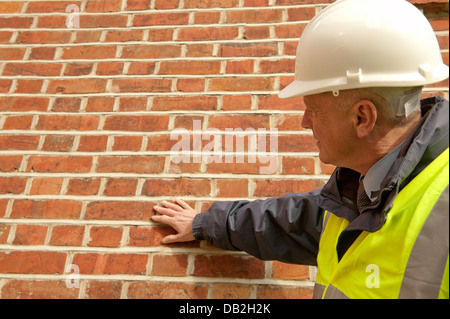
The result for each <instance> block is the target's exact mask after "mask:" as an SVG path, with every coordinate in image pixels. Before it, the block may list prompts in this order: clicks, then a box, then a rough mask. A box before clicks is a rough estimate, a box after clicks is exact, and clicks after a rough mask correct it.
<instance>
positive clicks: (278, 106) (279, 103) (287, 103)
mask: <svg viewBox="0 0 450 319" xmlns="http://www.w3.org/2000/svg"><path fill="white" fill-rule="evenodd" d="M258 109H260V110H296V111H298V110H304V109H305V104H304V103H303V98H292V99H280V98H279V97H278V96H276V95H263V96H260V97H259V101H258Z"/></svg>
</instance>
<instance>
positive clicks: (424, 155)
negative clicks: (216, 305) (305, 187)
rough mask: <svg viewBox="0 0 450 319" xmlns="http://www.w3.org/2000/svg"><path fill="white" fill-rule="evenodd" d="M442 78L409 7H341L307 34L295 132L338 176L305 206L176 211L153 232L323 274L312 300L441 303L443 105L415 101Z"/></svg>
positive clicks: (274, 202) (434, 51)
mask: <svg viewBox="0 0 450 319" xmlns="http://www.w3.org/2000/svg"><path fill="white" fill-rule="evenodd" d="M447 77H448V67H447V66H446V65H444V64H443V62H442V58H441V55H440V50H439V46H438V44H437V40H436V38H435V36H434V32H433V30H432V28H431V27H430V25H429V23H428V21H427V20H426V18H425V17H424V16H423V15H422V14H421V13H420V11H418V10H417V9H416V8H415V7H414V6H413V5H411V4H409V3H408V2H406V1H404V0H340V1H337V2H335V3H333V4H332V5H330V6H328V7H327V8H326V9H324V10H323V11H322V12H321V13H320V14H318V15H317V16H316V17H315V18H314V19H313V20H312V21H311V22H310V24H309V25H308V27H307V28H306V29H305V31H304V33H303V35H302V38H301V39H300V43H299V46H298V50H297V57H296V75H295V80H294V82H293V83H291V84H290V85H289V86H288V87H286V88H285V89H284V90H283V91H282V92H281V93H280V97H282V98H289V97H296V96H304V102H305V105H306V110H305V113H304V117H303V122H302V126H303V127H305V128H309V129H311V130H312V132H313V136H314V138H315V140H316V143H317V146H318V149H319V157H320V159H321V161H322V162H324V163H330V164H334V165H336V166H337V168H336V170H335V171H334V173H333V174H332V176H331V178H330V180H329V181H328V183H327V184H326V185H325V186H324V187H323V188H322V189H320V190H316V191H312V192H310V193H306V194H287V195H285V196H283V197H280V198H269V199H266V200H256V201H252V202H249V201H234V202H216V203H214V204H213V205H212V206H211V208H210V209H209V210H208V211H207V212H205V213H202V214H198V213H197V212H196V211H195V210H193V209H192V208H191V207H190V206H189V205H187V204H186V203H185V202H184V201H182V200H177V201H176V203H169V202H163V203H162V204H163V206H164V207H155V210H156V211H157V212H158V213H160V215H155V216H154V217H153V220H155V221H157V222H162V223H166V224H168V225H170V226H172V227H173V228H174V229H175V230H176V231H177V234H175V235H170V236H167V237H166V238H165V239H164V243H171V242H176V241H189V240H194V239H197V240H202V239H203V240H208V241H209V242H210V243H211V244H212V245H214V246H217V247H221V248H223V249H229V250H243V251H246V252H248V253H250V254H252V255H254V256H256V257H258V258H261V259H265V260H272V259H276V260H280V261H284V262H290V263H298V264H309V265H318V275H317V282H316V286H315V290H314V297H316V298H438V297H439V298H448V296H449V293H448V284H449V277H448V270H449V266H448V251H449V249H448V247H449V245H448V244H449V229H448V224H449V222H448V217H449V214H448V183H449V171H448V162H449V155H448V144H449V141H448V138H449V136H448V116H449V114H448V101H446V100H444V99H443V98H441V97H435V98H429V99H426V100H423V101H420V96H421V92H422V87H423V86H424V85H427V84H430V83H434V82H439V81H442V80H444V79H446V78H447Z"/></svg>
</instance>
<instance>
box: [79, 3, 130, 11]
mask: <svg viewBox="0 0 450 319" xmlns="http://www.w3.org/2000/svg"><path fill="white" fill-rule="evenodd" d="M121 4H122V0H108V1H104V0H91V1H88V2H87V4H86V12H115V11H120V8H121Z"/></svg>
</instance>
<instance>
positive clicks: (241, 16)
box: [226, 8, 314, 23]
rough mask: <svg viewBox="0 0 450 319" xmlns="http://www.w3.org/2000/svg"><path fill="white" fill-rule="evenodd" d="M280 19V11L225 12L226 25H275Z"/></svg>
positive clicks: (281, 15) (281, 14)
mask: <svg viewBox="0 0 450 319" xmlns="http://www.w3.org/2000/svg"><path fill="white" fill-rule="evenodd" d="M313 9H314V8H313ZM282 18H283V13H282V11H281V10H280V9H270V10H260V9H255V10H236V11H228V12H227V18H226V23H276V22H281V20H282Z"/></svg>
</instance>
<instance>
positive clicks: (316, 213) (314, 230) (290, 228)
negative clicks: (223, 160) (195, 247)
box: [193, 190, 323, 265]
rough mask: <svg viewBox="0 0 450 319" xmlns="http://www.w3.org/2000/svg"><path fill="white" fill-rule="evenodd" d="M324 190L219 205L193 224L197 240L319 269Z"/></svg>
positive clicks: (260, 257) (200, 216)
mask: <svg viewBox="0 0 450 319" xmlns="http://www.w3.org/2000/svg"><path fill="white" fill-rule="evenodd" d="M319 193H320V190H317V191H313V192H310V193H301V194H297V193H292V194H287V195H285V196H283V197H279V198H269V199H266V200H256V201H243V200H240V201H234V202H225V201H223V202H215V203H214V204H213V205H212V206H211V208H210V209H209V210H208V211H206V212H205V213H201V214H198V215H197V216H196V217H195V219H194V223H193V232H194V236H195V238H196V239H197V240H207V241H209V242H210V243H211V244H212V245H213V246H216V247H219V248H222V249H226V250H240V251H245V252H247V253H249V254H251V255H253V256H255V257H257V258H259V259H263V260H279V261H282V262H287V263H296V264H303V265H316V257H317V253H318V248H319V239H320V233H321V231H322V220H323V210H322V209H321V208H320V207H319V205H318V204H317V202H318V196H319Z"/></svg>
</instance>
